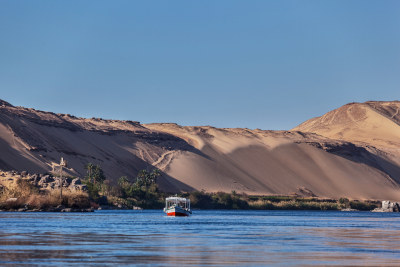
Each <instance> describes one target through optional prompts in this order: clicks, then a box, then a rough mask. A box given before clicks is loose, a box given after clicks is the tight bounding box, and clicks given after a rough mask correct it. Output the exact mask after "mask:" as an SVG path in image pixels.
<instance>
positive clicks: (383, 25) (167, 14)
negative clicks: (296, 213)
mask: <svg viewBox="0 0 400 267" xmlns="http://www.w3.org/2000/svg"><path fill="white" fill-rule="evenodd" d="M0 98H1V99H4V100H6V101H8V102H10V103H12V104H13V105H18V106H26V107H33V108H36V109H41V110H47V111H53V112H57V113H71V114H74V115H77V116H83V117H103V118H113V119H130V120H138V121H140V122H143V123H149V122H176V123H179V124H182V125H213V126H216V127H247V128H261V129H290V128H292V127H294V126H296V125H297V124H299V123H301V122H303V121H304V120H307V119H309V118H311V117H315V116H320V115H322V114H323V113H325V112H327V111H329V110H331V109H334V108H337V107H339V106H341V105H343V104H346V103H348V102H353V101H355V102H362V101H366V100H396V99H400V1H397V0H395V1H367V0H361V1H351V0H337V1H321V0H315V1H306V0H304V1H298V0H295V1H282V0H279V1H278V0H276V1H267V0H260V1H252V0H243V1H234V0H225V1H223V0H218V1H215V0H210V1H205V0H201V1H164V0H163V1H150V0H149V1H131V0H128V1H121V0H119V1H111V0H110V1H99V0H96V1H54V0H48V1H39V0H38V1H31V0H29V1H14V0H9V1H6V0H1V1H0Z"/></svg>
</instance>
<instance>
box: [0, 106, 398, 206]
mask: <svg viewBox="0 0 400 267" xmlns="http://www.w3.org/2000/svg"><path fill="white" fill-rule="evenodd" d="M374 103H375V102H374ZM393 103H394V104H396V102H393ZM365 105H366V106H368V107H369V108H370V109H371V110H372V111H374V112H376V113H377V114H378V115H379V114H386V113H388V114H386V115H385V118H390V117H391V115H394V116H393V118H395V119H393V118H392V119H391V120H389V119H388V122H387V124H388V125H391V124H390V122H391V121H392V122H393V123H394V124H396V121H395V120H396V119H397V120H398V114H396V112H395V111H394V112H393V110H395V108H393V107H392V106H390V105H389V106H388V107H386V108H382V107H381V106H379V107H377V108H373V107H372V106H373V105H372V104H371V105H370V104H365ZM345 107H346V106H345ZM372 111H371V112H372ZM385 112H386V113H385ZM390 112H392V113H390ZM390 114H391V115H390ZM378 115H376V116H378ZM381 116H384V115H381ZM317 120H318V119H314V120H313V121H317ZM313 121H311V122H310V121H309V122H306V123H304V124H302V125H300V126H299V127H298V128H299V129H297V128H295V130H294V131H263V130H250V129H219V128H214V127H210V126H202V127H196V126H179V125H177V124H165V123H160V124H140V123H139V122H134V121H118V120H103V119H97V118H91V119H87V118H77V117H75V116H72V115H66V114H55V113H51V112H44V111H38V110H35V109H29V108H23V107H14V106H12V105H10V104H9V103H7V102H5V101H1V102H0V169H2V170H19V171H29V172H46V171H51V170H52V168H53V167H54V166H57V162H59V159H60V157H64V158H66V159H67V160H68V162H69V169H68V172H69V174H70V175H75V176H81V177H82V176H84V175H85V171H84V169H83V166H84V164H86V163H88V162H92V163H94V164H99V165H101V166H102V168H103V169H104V171H105V174H106V175H107V177H108V178H109V179H110V180H112V181H116V179H118V178H119V177H120V176H123V175H126V176H128V177H134V176H135V175H136V173H137V171H138V170H140V169H143V168H147V169H151V168H155V167H156V168H159V169H160V170H161V171H162V173H163V175H162V177H161V178H160V179H159V185H160V187H161V189H162V190H164V191H168V192H177V191H191V190H206V191H226V192H231V191H232V190H235V191H237V192H246V193H248V194H291V193H297V194H305V195H317V196H321V197H333V198H338V197H350V198H359V199H390V200H399V199H400V190H399V184H400V171H399V170H400V167H399V165H398V164H397V163H396V162H395V161H393V160H392V156H393V154H391V153H392V150H393V149H396V142H392V143H390V146H388V149H389V150H390V151H389V152H387V151H386V150H385V148H386V147H383V148H382V147H378V146H374V145H371V144H369V143H366V142H365V140H364V139H360V140H351V139H344V138H338V137H340V136H328V135H326V134H324V132H319V131H316V130H315V131H314V128H312V127H313V125H315V126H316V124H313ZM328 122H329V120H328V119H326V120H325V125H324V129H325V130H326V129H332V130H333V129H335V127H333V126H331V123H339V122H340V118H336V119H335V120H331V122H330V123H328ZM371 123H372V122H371ZM367 124H368V122H365V127H367V126H366V125H367ZM385 125H386V124H385ZM306 126H307V127H309V128H306ZM397 126H398V125H397ZM302 127H303V128H304V129H302ZM330 127H331V128H330ZM368 127H370V128H371V129H375V128H374V127H375V126H373V125H371V126H368ZM393 127H394V126H393ZM316 128H317V127H316ZM316 128H315V129H316ZM394 128H395V127H394ZM313 131H314V132H313ZM383 133H384V134H382V136H376V138H378V139H379V140H380V141H382V140H383V141H384V142H386V141H387V140H389V138H392V139H390V140H392V141H393V140H395V136H396V133H394V134H393V133H391V132H390V130H389V131H388V132H386V131H383ZM361 136H364V137H365V139H367V137H368V134H367V133H365V134H364V135H361ZM385 144H386V143H385Z"/></svg>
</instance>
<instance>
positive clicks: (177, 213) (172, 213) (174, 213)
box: [167, 212, 189, 216]
mask: <svg viewBox="0 0 400 267" xmlns="http://www.w3.org/2000/svg"><path fill="white" fill-rule="evenodd" d="M167 216H189V214H186V213H181V212H169V213H167Z"/></svg>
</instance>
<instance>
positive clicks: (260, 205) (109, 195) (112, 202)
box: [0, 163, 380, 211]
mask: <svg viewBox="0 0 400 267" xmlns="http://www.w3.org/2000/svg"><path fill="white" fill-rule="evenodd" d="M85 169H86V170H87V175H86V176H85V177H84V178H83V183H84V184H86V186H87V188H88V192H87V193H86V192H74V193H71V192H68V191H65V192H63V198H62V199H61V198H60V195H59V191H58V190H53V191H51V192H41V191H39V189H38V188H37V187H35V186H34V185H32V184H30V183H29V182H28V181H26V180H23V179H19V180H18V181H17V185H16V186H15V187H11V188H4V187H3V188H2V189H1V188H0V209H3V210H15V209H19V208H22V207H25V208H28V209H50V208H51V207H57V206H58V205H63V206H64V207H68V208H81V209H84V208H89V207H94V208H97V207H99V206H109V207H111V208H122V209H132V208H134V207H140V208H144V209H161V208H163V207H164V203H165V198H166V197H168V196H170V195H171V194H168V193H165V192H161V191H160V190H159V189H158V185H157V178H158V177H159V176H160V174H161V173H160V171H158V170H157V169H155V170H152V171H147V170H142V171H140V172H139V173H138V175H137V176H136V178H135V179H129V178H127V177H126V176H123V177H120V178H119V179H118V182H117V183H116V184H113V183H111V182H110V181H109V180H107V179H106V177H105V175H104V173H103V171H102V169H101V167H100V166H98V165H93V164H91V163H90V164H87V165H86V167H85ZM179 195H180V196H182V197H186V198H189V199H190V201H191V206H192V208H194V209H242V210H245V209H252V210H342V209H356V210H362V211H369V210H373V209H374V208H377V207H380V202H377V201H357V200H349V199H347V198H340V199H338V200H335V199H321V198H317V197H299V196H283V195H282V196H276V195H275V196H249V195H247V194H244V193H242V194H238V193H236V192H235V191H232V192H231V193H225V192H214V193H207V192H204V191H195V192H190V193H182V194H179ZM10 198H16V199H17V200H16V201H7V200H8V199H10Z"/></svg>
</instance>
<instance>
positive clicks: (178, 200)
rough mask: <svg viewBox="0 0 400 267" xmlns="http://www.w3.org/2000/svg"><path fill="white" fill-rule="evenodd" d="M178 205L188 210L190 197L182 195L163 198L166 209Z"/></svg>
mask: <svg viewBox="0 0 400 267" xmlns="http://www.w3.org/2000/svg"><path fill="white" fill-rule="evenodd" d="M174 205H175V206H180V207H182V208H184V209H189V210H190V199H188V198H184V197H167V198H166V199H165V208H166V209H168V208H169V207H171V206H174Z"/></svg>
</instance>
